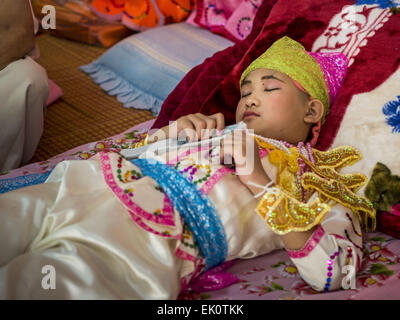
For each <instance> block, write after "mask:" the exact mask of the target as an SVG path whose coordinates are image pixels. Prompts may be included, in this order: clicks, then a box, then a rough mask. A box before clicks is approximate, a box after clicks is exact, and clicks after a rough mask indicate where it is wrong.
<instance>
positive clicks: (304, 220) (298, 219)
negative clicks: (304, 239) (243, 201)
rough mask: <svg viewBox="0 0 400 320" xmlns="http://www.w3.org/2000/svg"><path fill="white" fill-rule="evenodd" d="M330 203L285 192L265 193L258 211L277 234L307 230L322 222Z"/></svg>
mask: <svg viewBox="0 0 400 320" xmlns="http://www.w3.org/2000/svg"><path fill="white" fill-rule="evenodd" d="M329 210H330V205H328V204H326V203H322V202H321V201H320V199H319V198H315V199H314V200H313V201H312V202H311V203H310V204H305V203H303V202H301V201H298V200H296V199H293V198H292V197H290V196H289V195H287V194H285V193H284V192H280V193H279V195H274V194H270V193H268V192H267V193H265V194H264V196H263V197H262V199H261V200H260V202H259V204H258V206H257V209H256V211H257V212H258V214H260V216H261V217H262V218H263V219H264V221H265V222H266V223H267V225H268V226H269V227H270V228H271V229H272V230H273V231H274V232H276V233H277V234H280V235H284V234H287V233H289V232H293V231H307V230H310V229H311V228H313V227H314V226H316V225H318V224H319V223H321V221H322V219H323V218H324V217H325V215H326V214H327V213H328V212H329Z"/></svg>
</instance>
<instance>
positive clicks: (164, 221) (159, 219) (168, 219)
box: [100, 152, 175, 226]
mask: <svg viewBox="0 0 400 320" xmlns="http://www.w3.org/2000/svg"><path fill="white" fill-rule="evenodd" d="M100 160H101V166H102V169H103V174H104V179H105V181H106V183H107V184H108V186H109V187H110V188H111V190H112V191H113V192H114V194H115V195H116V196H117V197H118V198H119V199H120V200H121V202H122V203H123V204H125V206H127V207H128V209H130V210H132V211H133V212H134V213H135V214H137V215H138V216H140V217H142V218H144V219H146V220H149V221H152V222H154V223H157V224H161V225H167V226H175V221H174V219H173V215H174V211H173V207H172V204H171V202H170V201H169V199H168V198H167V197H165V198H164V208H163V212H164V211H165V215H163V216H155V215H153V214H151V213H149V212H147V211H145V210H143V209H142V208H141V207H139V206H138V205H137V204H136V203H134V202H133V201H132V200H131V199H129V197H128V195H127V194H126V193H124V191H123V190H122V189H121V188H120V187H119V186H118V184H117V183H116V181H115V179H114V174H113V172H112V168H111V160H110V157H109V156H108V154H107V153H106V152H101V153H100Z"/></svg>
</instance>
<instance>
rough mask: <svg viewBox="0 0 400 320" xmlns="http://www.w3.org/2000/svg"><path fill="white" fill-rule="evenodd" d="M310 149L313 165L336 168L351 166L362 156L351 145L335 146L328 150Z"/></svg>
mask: <svg viewBox="0 0 400 320" xmlns="http://www.w3.org/2000/svg"><path fill="white" fill-rule="evenodd" d="M312 151H313V157H314V166H316V167H330V168H334V169H336V170H338V169H341V168H343V167H345V166H351V165H353V164H354V163H356V162H357V161H359V160H360V159H361V158H362V156H361V154H360V152H359V151H358V150H357V149H356V148H353V147H351V146H342V147H337V148H334V149H332V150H328V151H319V150H317V149H313V150H312Z"/></svg>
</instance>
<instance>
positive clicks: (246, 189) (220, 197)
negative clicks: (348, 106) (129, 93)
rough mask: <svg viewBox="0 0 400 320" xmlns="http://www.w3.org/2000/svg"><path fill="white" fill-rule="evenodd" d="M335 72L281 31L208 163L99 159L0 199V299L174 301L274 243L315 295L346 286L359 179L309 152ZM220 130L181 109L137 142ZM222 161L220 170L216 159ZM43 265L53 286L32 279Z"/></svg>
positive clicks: (356, 236) (164, 157)
mask: <svg viewBox="0 0 400 320" xmlns="http://www.w3.org/2000/svg"><path fill="white" fill-rule="evenodd" d="M346 68H347V59H346V57H345V56H343V55H342V54H333V53H331V54H317V53H309V52H307V51H306V50H305V49H304V47H303V46H301V45H300V44H299V43H297V42H296V41H294V40H292V39H290V38H288V37H283V38H281V39H280V40H278V41H276V42H275V43H274V44H273V45H272V46H271V47H270V48H269V49H268V50H267V51H266V52H265V53H264V54H263V55H261V56H260V57H259V58H257V59H256V60H254V61H253V62H252V63H251V64H250V66H249V67H248V68H247V69H246V70H245V71H244V72H243V74H242V77H241V80H240V87H241V89H240V90H241V99H240V101H239V103H238V106H237V111H236V120H237V122H238V123H239V122H243V123H245V124H246V128H247V129H246V130H235V131H233V132H232V133H230V134H229V135H228V136H226V137H225V138H224V139H223V140H222V143H221V147H220V148H218V149H219V155H218V152H217V153H216V152H215V149H216V148H214V147H212V148H210V147H208V146H201V147H196V148H192V147H188V146H186V147H185V146H182V147H181V148H180V149H179V152H177V153H174V154H173V155H172V156H171V154H170V153H168V152H167V153H165V154H161V155H158V156H156V157H153V158H140V159H135V160H132V161H127V160H126V159H124V158H123V157H122V156H121V155H119V154H117V153H108V152H102V153H100V154H98V155H96V156H95V157H93V158H91V159H89V160H86V161H64V162H62V163H60V164H59V165H57V167H56V168H55V169H54V171H53V172H52V173H51V175H50V176H49V178H48V179H47V181H46V182H45V183H44V184H41V185H36V186H31V187H27V188H23V189H19V190H15V191H12V192H9V193H5V194H3V195H1V196H0V211H1V213H2V214H1V216H0V243H1V250H0V266H1V269H0V298H3V299H4V298H37V299H45V298H57V299H121V298H123V299H175V298H177V296H178V295H179V292H180V291H181V290H182V289H184V288H185V287H186V285H187V284H188V283H189V282H190V281H191V280H192V279H194V278H195V277H196V276H197V275H199V274H200V273H201V272H203V271H204V270H207V269H209V268H212V267H214V266H216V265H218V264H220V263H221V262H223V261H229V260H232V259H236V258H243V259H245V258H253V257H256V256H258V255H262V254H266V253H268V252H271V251H273V250H276V249H282V248H284V249H285V250H286V251H287V252H288V254H289V256H290V258H291V260H292V261H293V263H294V264H295V265H296V267H297V269H298V270H299V273H300V275H301V276H302V278H303V279H304V280H305V281H306V282H307V283H309V284H310V285H311V286H312V287H313V288H314V289H315V290H318V291H329V290H336V289H339V288H341V287H344V288H349V287H351V285H352V284H351V283H345V282H346V281H345V279H349V277H346V273H343V270H345V271H346V270H354V271H357V270H359V269H360V266H361V259H362V230H361V229H362V227H364V228H365V229H368V228H369V227H370V228H371V229H373V228H374V227H375V211H374V209H373V206H372V204H371V203H370V202H369V201H368V200H367V199H365V198H364V197H362V196H359V195H358V194H357V191H358V190H359V189H360V187H361V186H362V185H363V184H365V182H366V177H365V176H364V175H362V174H357V173H356V174H343V175H342V174H340V173H339V172H338V171H339V169H341V168H343V167H344V166H346V165H350V164H352V163H354V162H355V161H357V160H358V159H360V154H359V153H358V151H357V150H355V149H354V148H352V147H348V146H346V147H340V148H336V149H333V150H331V151H327V152H321V151H318V150H316V149H313V148H312V145H313V144H314V143H315V141H316V139H317V137H318V128H319V127H320V125H321V124H322V123H323V121H324V119H325V117H326V114H327V113H328V111H329V107H330V105H331V103H332V101H333V99H334V98H335V96H336V94H337V92H338V90H339V88H340V86H341V85H342V82H343V78H344V76H345V73H346ZM224 127H225V124H224V119H223V116H222V115H220V114H215V115H211V116H206V115H202V114H195V115H188V116H184V117H182V118H180V119H178V120H177V121H175V122H174V123H172V124H171V125H170V126H167V127H164V128H162V129H160V130H158V131H157V132H156V133H154V134H152V135H149V136H147V137H146V139H145V140H144V141H143V142H142V143H140V144H139V145H143V144H146V143H151V142H153V141H155V140H160V139H162V138H176V137H178V136H179V135H180V134H181V132H185V131H186V132H190V131H191V132H193V133H194V132H196V134H193V135H191V136H190V137H191V140H192V141H193V140H197V139H206V138H208V135H209V134H210V132H211V131H212V130H213V129H217V130H222V129H223V128H224ZM202 129H206V130H205V131H202ZM254 141H255V142H256V143H254ZM249 146H253V147H249ZM228 155H229V156H230V157H231V158H232V159H233V163H234V165H235V167H234V169H232V168H230V167H227V166H225V165H224V164H221V163H220V162H223V161H224V159H226V158H227V156H228ZM215 158H217V161H215ZM49 265H50V266H52V267H54V270H56V272H57V273H56V274H57V276H56V279H55V281H56V283H55V289H54V290H44V289H43V286H42V282H41V281H42V278H43V274H42V273H41V270H42V268H43V267H44V266H49ZM354 276H355V275H354V274H352V279H354Z"/></svg>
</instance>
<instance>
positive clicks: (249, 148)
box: [220, 130, 271, 194]
mask: <svg viewBox="0 0 400 320" xmlns="http://www.w3.org/2000/svg"><path fill="white" fill-rule="evenodd" d="M229 157H231V159H232V160H233V161H234V163H235V168H236V174H237V175H238V177H239V179H240V181H241V182H242V183H244V184H245V185H246V186H247V187H248V188H249V189H250V191H252V193H253V194H257V193H259V191H260V190H259V189H258V188H257V187H254V186H251V185H248V182H249V181H252V182H254V183H256V184H259V185H262V186H264V185H266V184H267V183H268V182H270V181H271V179H270V178H269V177H268V175H267V174H266V172H265V170H264V168H263V165H262V163H261V159H260V155H259V151H258V147H257V143H256V142H255V140H254V138H253V137H252V136H250V135H248V134H247V133H246V132H245V131H242V130H235V131H233V132H231V133H230V134H228V135H227V136H226V137H225V138H224V139H223V140H222V143H221V150H220V159H221V163H223V164H229V163H226V162H227V161H224V159H225V160H229ZM228 162H229V161H228Z"/></svg>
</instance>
